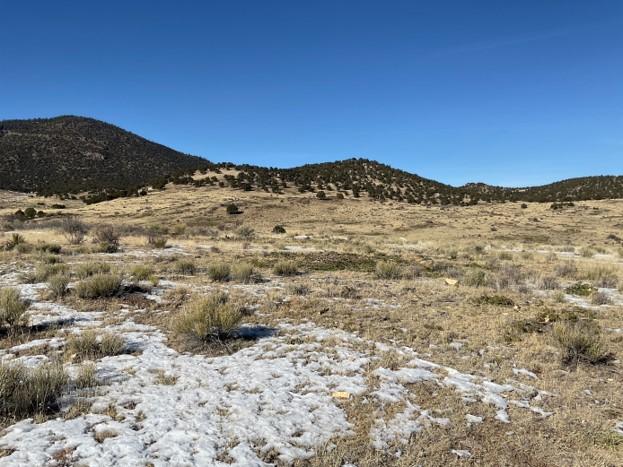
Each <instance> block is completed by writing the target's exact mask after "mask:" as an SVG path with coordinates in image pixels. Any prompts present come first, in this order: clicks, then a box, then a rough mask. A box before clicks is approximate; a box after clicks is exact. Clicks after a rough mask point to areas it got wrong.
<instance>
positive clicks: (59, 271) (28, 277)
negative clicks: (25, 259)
mask: <svg viewBox="0 0 623 467" xmlns="http://www.w3.org/2000/svg"><path fill="white" fill-rule="evenodd" d="M68 270H69V268H68V267H67V265H65V264H62V263H61V264H39V265H38V266H37V267H35V270H34V271H33V272H31V273H26V274H23V275H22V280H23V281H24V282H26V283H28V284H37V283H40V282H46V281H47V280H48V279H49V278H50V277H52V276H58V275H63V274H67V272H68Z"/></svg>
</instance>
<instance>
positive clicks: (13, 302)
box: [0, 288, 28, 331]
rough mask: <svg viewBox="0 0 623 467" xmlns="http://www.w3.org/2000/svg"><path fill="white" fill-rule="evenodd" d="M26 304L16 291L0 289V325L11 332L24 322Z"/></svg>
mask: <svg viewBox="0 0 623 467" xmlns="http://www.w3.org/2000/svg"><path fill="white" fill-rule="evenodd" d="M27 309H28V303H27V302H26V301H24V300H22V298H21V297H20V293H19V291H18V290H17V289H11V288H5V289H0V324H1V325H3V326H6V327H7V328H8V329H9V331H13V330H15V329H16V328H18V327H19V326H22V325H23V324H24V323H25V322H26V316H25V313H26V310H27Z"/></svg>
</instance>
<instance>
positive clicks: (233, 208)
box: [225, 203, 242, 215]
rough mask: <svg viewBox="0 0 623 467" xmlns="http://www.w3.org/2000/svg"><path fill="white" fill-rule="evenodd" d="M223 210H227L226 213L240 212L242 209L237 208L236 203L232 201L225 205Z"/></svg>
mask: <svg viewBox="0 0 623 467" xmlns="http://www.w3.org/2000/svg"><path fill="white" fill-rule="evenodd" d="M225 211H227V214H230V215H231V214H241V213H242V211H241V210H240V208H238V205H236V204H234V203H230V204H228V205H227V206H225Z"/></svg>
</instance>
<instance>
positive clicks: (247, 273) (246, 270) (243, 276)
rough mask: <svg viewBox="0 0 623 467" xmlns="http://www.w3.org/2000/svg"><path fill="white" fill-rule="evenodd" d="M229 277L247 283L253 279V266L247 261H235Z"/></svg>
mask: <svg viewBox="0 0 623 467" xmlns="http://www.w3.org/2000/svg"><path fill="white" fill-rule="evenodd" d="M231 277H232V279H233V280H235V281H236V282H242V283H243V284H249V283H251V282H253V281H254V270H253V266H251V265H250V264H248V263H236V264H234V265H233V266H232V268H231Z"/></svg>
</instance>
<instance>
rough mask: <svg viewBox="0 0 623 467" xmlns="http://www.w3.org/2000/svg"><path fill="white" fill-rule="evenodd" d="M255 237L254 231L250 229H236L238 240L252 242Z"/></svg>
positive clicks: (243, 227)
mask: <svg viewBox="0 0 623 467" xmlns="http://www.w3.org/2000/svg"><path fill="white" fill-rule="evenodd" d="M254 237H255V230H253V229H252V228H251V227H246V226H242V227H240V228H239V229H238V238H240V239H241V240H252V239H253V238H254Z"/></svg>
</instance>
